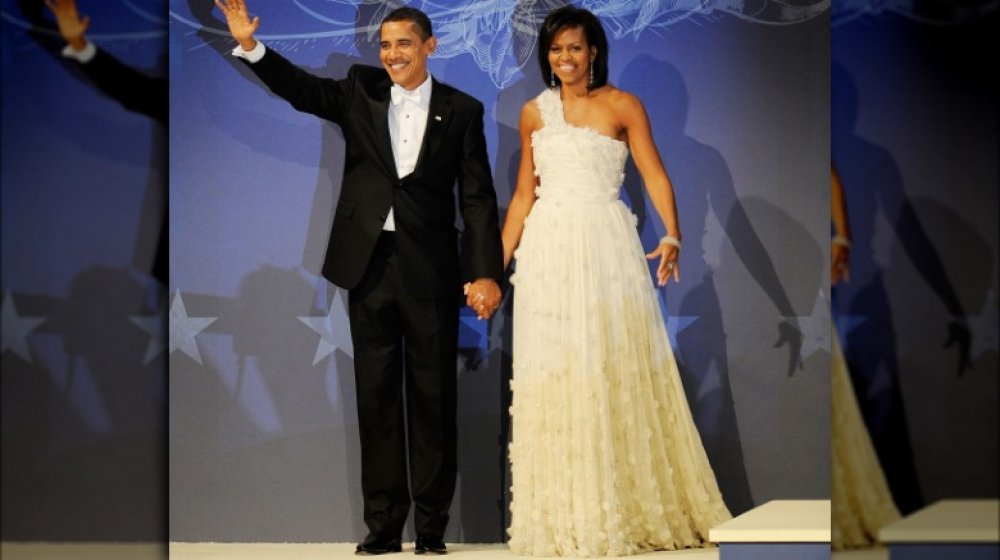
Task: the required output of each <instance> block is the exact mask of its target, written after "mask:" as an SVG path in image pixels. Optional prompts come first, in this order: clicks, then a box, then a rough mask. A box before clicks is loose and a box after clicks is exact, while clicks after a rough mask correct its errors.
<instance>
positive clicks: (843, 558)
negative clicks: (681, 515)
mask: <svg viewBox="0 0 1000 560" xmlns="http://www.w3.org/2000/svg"><path fill="white" fill-rule="evenodd" d="M448 548H449V550H450V551H451V552H450V553H449V554H448V556H457V557H461V558H466V559H468V560H501V559H502V560H510V559H512V558H518V557H517V556H514V555H513V554H511V553H510V552H509V551H508V550H507V547H506V546H505V545H502V544H460V543H455V544H449V545H448ZM169 550H170V559H171V560H257V559H260V560H264V559H267V560H293V559H294V560H314V559H315V560H337V559H341V558H343V559H347V558H352V559H355V558H357V557H356V556H354V543H320V544H297V543H171V544H170V548H169ZM412 550H413V544H412V543H407V544H405V545H404V548H403V552H402V553H401V554H390V555H388V556H386V557H385V559H386V560H402V559H403V558H409V557H411V556H412ZM165 552H166V547H165V546H164V545H161V544H115V543H3V544H2V545H0V557H2V558H3V560H162V559H163V558H166V557H167V556H166V554H165ZM473 557H475V558H473ZM641 557H642V558H643V559H650V560H654V559H660V560H718V558H719V552H718V549H708V550H678V551H673V552H650V553H647V554H642V555H641ZM888 558H889V554H888V551H886V550H884V549H880V550H852V551H845V552H835V553H834V554H833V560H888Z"/></svg>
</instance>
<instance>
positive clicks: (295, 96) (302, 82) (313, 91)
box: [241, 48, 356, 124]
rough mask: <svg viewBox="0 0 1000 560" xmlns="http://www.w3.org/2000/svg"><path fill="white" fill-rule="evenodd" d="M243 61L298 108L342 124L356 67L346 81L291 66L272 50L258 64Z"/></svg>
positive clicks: (268, 85) (279, 95)
mask: <svg viewBox="0 0 1000 560" xmlns="http://www.w3.org/2000/svg"><path fill="white" fill-rule="evenodd" d="M241 60H242V59H241ZM243 62H244V63H245V64H246V65H247V66H248V67H249V68H250V69H251V70H252V71H253V73H254V74H256V75H257V77H258V78H260V80H261V81H262V82H264V85H266V86H267V87H268V89H270V90H271V91H272V92H273V93H274V94H275V95H277V96H278V97H281V98H282V99H284V100H285V101H288V102H289V103H290V104H291V105H292V107H294V108H295V109H297V110H299V111H302V112H304V113H311V114H313V115H316V116H317V117H320V118H323V119H326V120H328V121H332V122H335V123H337V124H340V122H341V118H342V117H343V115H344V112H345V110H346V107H347V106H348V105H349V100H350V98H351V94H352V92H353V89H354V88H353V84H354V82H355V74H356V67H354V66H352V67H351V69H350V70H348V72H347V78H346V79H343V80H335V79H332V78H322V77H319V76H316V75H313V74H310V73H309V72H306V71H305V70H303V69H301V68H299V67H298V66H296V65H294V64H292V63H291V62H290V61H289V60H288V59H286V58H285V57H283V56H281V55H280V54H278V53H277V52H275V51H274V49H270V48H269V49H267V50H266V51H265V52H264V56H263V58H261V59H260V60H258V61H257V62H254V63H250V62H247V61H246V60H243Z"/></svg>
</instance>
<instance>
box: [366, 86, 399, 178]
mask: <svg viewBox="0 0 1000 560" xmlns="http://www.w3.org/2000/svg"><path fill="white" fill-rule="evenodd" d="M391 86H392V82H390V81H389V76H388V75H386V76H385V78H384V79H381V80H379V82H378V83H377V84H375V87H374V88H373V89H372V92H373V93H372V97H371V101H370V102H369V104H368V107H369V110H370V111H371V116H372V127H373V128H374V129H375V149H376V151H377V152H378V157H379V159H380V160H381V161H382V164H383V165H384V166H385V169H386V171H387V172H388V173H389V176H390V177H396V159H395V158H394V157H393V156H392V138H391V137H390V136H389V88H390V87H391ZM396 179H399V177H396Z"/></svg>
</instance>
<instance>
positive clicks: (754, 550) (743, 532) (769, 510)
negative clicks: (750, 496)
mask: <svg viewBox="0 0 1000 560" xmlns="http://www.w3.org/2000/svg"><path fill="white" fill-rule="evenodd" d="M708 540H710V541H712V542H714V543H717V544H718V545H719V560H785V559H789V560H814V559H815V560H825V559H829V558H830V500H773V501H770V502H767V503H765V504H762V505H760V506H758V507H756V508H754V509H752V510H750V511H748V512H746V513H744V514H742V515H739V516H737V517H735V518H734V519H731V520H730V521H727V522H725V523H723V524H721V525H719V526H717V527H714V528H712V529H710V530H709V532H708Z"/></svg>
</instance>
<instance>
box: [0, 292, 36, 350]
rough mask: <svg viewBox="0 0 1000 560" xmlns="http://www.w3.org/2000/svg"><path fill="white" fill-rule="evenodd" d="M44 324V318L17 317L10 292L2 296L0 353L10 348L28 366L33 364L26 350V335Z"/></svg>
mask: <svg viewBox="0 0 1000 560" xmlns="http://www.w3.org/2000/svg"><path fill="white" fill-rule="evenodd" d="M44 322H45V317H18V316H17V308H16V307H15V306H14V296H12V295H11V293H10V292H5V293H4V295H3V310H2V312H0V333H2V344H0V352H3V351H4V350H7V349H8V348H10V350H11V351H12V352H14V353H15V354H17V355H18V356H20V357H21V359H22V360H24V361H26V362H28V363H29V364H34V361H32V359H31V352H30V351H29V350H28V333H30V332H31V331H33V330H35V329H37V328H38V326H39V325H41V324H42V323H44Z"/></svg>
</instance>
